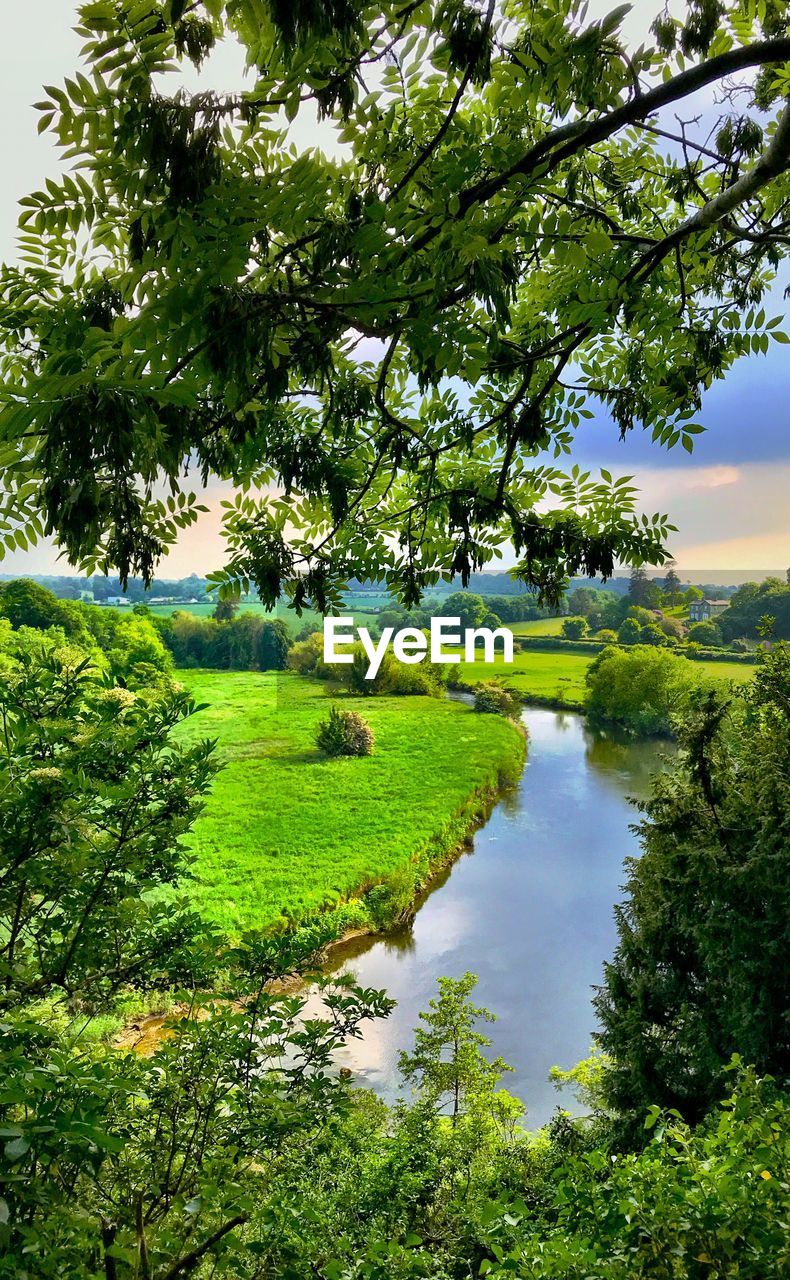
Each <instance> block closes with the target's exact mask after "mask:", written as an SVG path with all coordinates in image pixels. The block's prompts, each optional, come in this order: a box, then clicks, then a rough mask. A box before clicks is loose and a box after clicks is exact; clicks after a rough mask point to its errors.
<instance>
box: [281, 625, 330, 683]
mask: <svg viewBox="0 0 790 1280" xmlns="http://www.w3.org/2000/svg"><path fill="white" fill-rule="evenodd" d="M323 656H324V637H323V635H322V633H321V632H320V631H314V632H313V633H312V634H311V635H309V636H308V637H307V639H306V640H300V641H298V642H297V643H296V644H295V645H293V646H292V647H291V649H290V651H289V653H288V658H287V660H286V661H287V664H288V666H289V667H290V669H291V671H298V672H299V674H300V675H302V676H306V675H312V674H313V673H314V672H315V670H316V667H317V666H318V665H319V664H321V665H323Z"/></svg>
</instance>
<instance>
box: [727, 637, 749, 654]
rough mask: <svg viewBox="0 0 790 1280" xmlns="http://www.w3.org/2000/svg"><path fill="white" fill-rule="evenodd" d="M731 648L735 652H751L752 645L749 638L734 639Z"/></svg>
mask: <svg viewBox="0 0 790 1280" xmlns="http://www.w3.org/2000/svg"><path fill="white" fill-rule="evenodd" d="M730 648H731V649H732V651H733V653H751V645H750V644H749V641H748V640H733V642H732V644H731V645H730Z"/></svg>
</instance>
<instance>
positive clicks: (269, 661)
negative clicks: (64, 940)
mask: <svg viewBox="0 0 790 1280" xmlns="http://www.w3.org/2000/svg"><path fill="white" fill-rule="evenodd" d="M290 647H291V640H290V636H289V635H288V624H287V623H285V622H283V620H282V619H281V618H276V619H275V620H274V621H272V622H265V623H264V624H263V626H262V627H261V628H260V630H259V631H258V633H257V635H256V637H255V645H254V658H255V666H256V667H257V669H258V670H259V671H284V670H285V665H286V661H287V658H288V650H289V649H290Z"/></svg>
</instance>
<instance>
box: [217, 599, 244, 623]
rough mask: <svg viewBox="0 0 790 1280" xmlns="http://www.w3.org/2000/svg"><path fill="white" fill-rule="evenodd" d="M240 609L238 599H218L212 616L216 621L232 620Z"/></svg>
mask: <svg viewBox="0 0 790 1280" xmlns="http://www.w3.org/2000/svg"><path fill="white" fill-rule="evenodd" d="M238 611H239V604H238V601H237V600H230V599H228V600H218V601H217V603H216V605H215V606H214V609H213V610H212V614H211V616H212V618H213V619H214V621H215V622H232V621H233V619H234V618H235V617H236V614H237V613H238Z"/></svg>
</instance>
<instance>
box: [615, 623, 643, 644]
mask: <svg viewBox="0 0 790 1280" xmlns="http://www.w3.org/2000/svg"><path fill="white" fill-rule="evenodd" d="M642 626H643V624H642V623H641V622H637V620H636V618H624V619H623V621H622V622H621V623H620V626H619V627H618V629H617V639H618V640H619V641H620V644H639V641H640V639H641V636H642Z"/></svg>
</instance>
